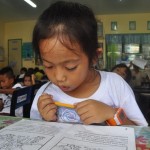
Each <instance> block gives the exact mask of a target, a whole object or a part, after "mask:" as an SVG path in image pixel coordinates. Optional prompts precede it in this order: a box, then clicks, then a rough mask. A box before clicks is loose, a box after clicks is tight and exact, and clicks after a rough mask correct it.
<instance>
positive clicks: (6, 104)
mask: <svg viewBox="0 0 150 150" xmlns="http://www.w3.org/2000/svg"><path fill="white" fill-rule="evenodd" d="M14 81H15V76H14V73H13V70H12V68H11V67H4V68H2V69H1V70H0V85H1V89H0V111H1V112H0V114H3V115H5V114H6V115H7V114H9V113H10V105H11V97H12V93H13V92H14V90H15V89H16V88H18V86H15V85H14Z"/></svg>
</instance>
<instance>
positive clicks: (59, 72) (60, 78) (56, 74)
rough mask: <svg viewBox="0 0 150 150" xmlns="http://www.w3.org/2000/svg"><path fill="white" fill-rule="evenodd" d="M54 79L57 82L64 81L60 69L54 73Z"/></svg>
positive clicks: (63, 75)
mask: <svg viewBox="0 0 150 150" xmlns="http://www.w3.org/2000/svg"><path fill="white" fill-rule="evenodd" d="M55 78H56V80H57V81H58V82H64V81H65V80H66V76H65V74H64V72H63V71H62V69H56V71H55Z"/></svg>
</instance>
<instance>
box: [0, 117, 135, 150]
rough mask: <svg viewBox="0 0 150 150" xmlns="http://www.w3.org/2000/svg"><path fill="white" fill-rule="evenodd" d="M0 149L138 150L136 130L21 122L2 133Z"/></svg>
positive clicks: (0, 133)
mask: <svg viewBox="0 0 150 150" xmlns="http://www.w3.org/2000/svg"><path fill="white" fill-rule="evenodd" d="M0 150H136V147H135V135H134V129H133V128H129V127H110V126H93V125H81V124H66V123H56V122H45V121H34V120H21V121H18V122H17V123H14V124H12V125H10V126H8V127H5V128H3V129H2V130H0Z"/></svg>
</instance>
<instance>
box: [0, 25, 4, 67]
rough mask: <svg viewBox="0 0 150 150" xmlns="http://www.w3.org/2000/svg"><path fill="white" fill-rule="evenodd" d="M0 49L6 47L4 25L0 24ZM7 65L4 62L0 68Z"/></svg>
mask: <svg viewBox="0 0 150 150" xmlns="http://www.w3.org/2000/svg"><path fill="white" fill-rule="evenodd" d="M0 47H4V23H3V22H0ZM4 65H5V63H4V62H0V68H1V67H3V66H4Z"/></svg>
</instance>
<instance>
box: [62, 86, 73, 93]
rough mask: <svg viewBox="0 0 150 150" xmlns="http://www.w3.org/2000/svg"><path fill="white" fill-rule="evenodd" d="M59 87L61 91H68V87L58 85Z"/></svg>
mask: <svg viewBox="0 0 150 150" xmlns="http://www.w3.org/2000/svg"><path fill="white" fill-rule="evenodd" d="M59 88H60V89H61V90H62V91H66V92H67V91H69V89H70V88H69V87H67V86H59Z"/></svg>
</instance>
